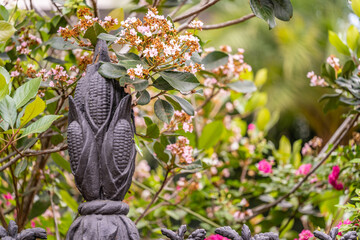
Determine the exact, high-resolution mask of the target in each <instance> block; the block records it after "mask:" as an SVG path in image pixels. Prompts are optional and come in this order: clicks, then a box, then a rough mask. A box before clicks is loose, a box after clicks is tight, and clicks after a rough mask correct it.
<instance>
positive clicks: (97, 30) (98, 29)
mask: <svg viewBox="0 0 360 240" xmlns="http://www.w3.org/2000/svg"><path fill="white" fill-rule="evenodd" d="M101 33H107V32H106V30H105V29H104V28H103V27H102V26H101V25H100V24H99V23H95V24H94V25H93V26H92V27H90V28H88V29H87V30H86V32H85V34H84V38H87V39H89V40H90V42H91V44H92V45H93V46H95V45H96V43H97V39H98V35H100V34H101Z"/></svg>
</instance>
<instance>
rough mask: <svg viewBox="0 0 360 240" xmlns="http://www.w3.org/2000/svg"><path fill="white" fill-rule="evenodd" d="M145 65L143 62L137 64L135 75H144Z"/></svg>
mask: <svg viewBox="0 0 360 240" xmlns="http://www.w3.org/2000/svg"><path fill="white" fill-rule="evenodd" d="M143 69H144V68H143V66H142V65H141V64H137V65H136V68H134V72H135V75H137V76H142V73H143Z"/></svg>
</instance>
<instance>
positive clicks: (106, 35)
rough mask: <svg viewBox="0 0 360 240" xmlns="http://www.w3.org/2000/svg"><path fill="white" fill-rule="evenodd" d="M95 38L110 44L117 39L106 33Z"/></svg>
mask: <svg viewBox="0 0 360 240" xmlns="http://www.w3.org/2000/svg"><path fill="white" fill-rule="evenodd" d="M97 38H98V39H102V40H105V41H110V42H114V41H115V40H116V39H117V37H115V36H114V35H111V34H108V33H100V34H99V36H97Z"/></svg>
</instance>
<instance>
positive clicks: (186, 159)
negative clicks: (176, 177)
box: [166, 136, 194, 164]
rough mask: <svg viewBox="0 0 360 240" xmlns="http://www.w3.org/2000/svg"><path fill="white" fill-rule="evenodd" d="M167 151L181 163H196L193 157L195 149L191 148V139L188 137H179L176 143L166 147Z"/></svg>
mask: <svg viewBox="0 0 360 240" xmlns="http://www.w3.org/2000/svg"><path fill="white" fill-rule="evenodd" d="M166 150H169V151H170V152H171V154H173V155H174V156H176V157H177V158H178V160H179V162H180V163H187V164H190V163H192V162H193V161H194V158H193V156H192V153H193V148H192V147H191V146H189V139H187V138H186V137H183V136H179V137H178V140H177V142H176V143H174V144H169V145H167V146H166Z"/></svg>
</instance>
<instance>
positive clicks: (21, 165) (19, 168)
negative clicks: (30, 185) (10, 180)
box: [14, 159, 27, 178]
mask: <svg viewBox="0 0 360 240" xmlns="http://www.w3.org/2000/svg"><path fill="white" fill-rule="evenodd" d="M26 167H27V160H26V159H23V160H22V161H21V162H19V163H18V164H17V165H16V168H15V171H14V175H15V177H17V178H18V177H19V176H20V174H21V173H22V172H23V171H24V170H25V169H26Z"/></svg>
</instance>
